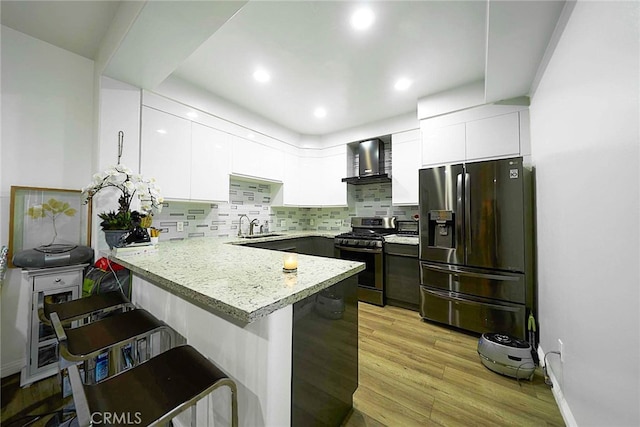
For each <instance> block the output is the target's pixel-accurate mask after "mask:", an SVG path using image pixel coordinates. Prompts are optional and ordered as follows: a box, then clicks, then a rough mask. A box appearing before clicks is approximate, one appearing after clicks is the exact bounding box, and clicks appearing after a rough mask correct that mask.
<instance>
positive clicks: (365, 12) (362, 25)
mask: <svg viewBox="0 0 640 427" xmlns="http://www.w3.org/2000/svg"><path fill="white" fill-rule="evenodd" d="M375 20H376V16H375V15H374V14H373V12H372V11H371V9H369V8H368V7H362V8H360V9H358V10H356V11H355V12H353V15H351V26H352V27H353V28H355V29H356V30H365V29H367V28H369V27H370V26H371V24H373V21H375Z"/></svg>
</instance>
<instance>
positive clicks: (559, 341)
mask: <svg viewBox="0 0 640 427" xmlns="http://www.w3.org/2000/svg"><path fill="white" fill-rule="evenodd" d="M558 348H559V350H558V351H559V352H560V363H564V343H563V342H562V340H561V339H560V338H558Z"/></svg>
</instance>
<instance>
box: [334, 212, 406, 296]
mask: <svg viewBox="0 0 640 427" xmlns="http://www.w3.org/2000/svg"><path fill="white" fill-rule="evenodd" d="M395 232H396V218H395V217H354V218H352V219H351V231H350V232H347V233H342V234H339V235H337V236H336V237H335V239H334V246H335V249H336V253H337V255H338V257H339V258H341V259H348V260H351V261H360V262H364V263H365V264H366V269H365V270H364V271H362V272H360V273H359V274H358V299H359V300H360V301H364V302H368V303H371V304H376V305H379V306H383V305H384V258H383V257H384V237H385V236H387V235H389V234H394V233H395Z"/></svg>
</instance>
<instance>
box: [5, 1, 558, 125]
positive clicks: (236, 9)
mask: <svg viewBox="0 0 640 427" xmlns="http://www.w3.org/2000/svg"><path fill="white" fill-rule="evenodd" d="M132 4H133V7H132ZM363 4H365V2H362V1H358V2H350V1H342V2H338V1H335V2H334V1H331V2H326V1H297V2H292V1H275V2H272V1H250V2H245V1H229V2H227V1H198V2H191V1H181V2H178V1H149V2H118V1H2V3H1V15H2V24H3V25H6V26H9V27H11V28H13V29H15V30H18V31H21V32H23V33H26V34H29V35H31V36H33V37H36V38H38V39H41V40H44V41H47V42H49V43H51V44H54V45H56V46H59V47H61V48H64V49H67V50H70V51H72V52H75V53H77V54H79V55H82V56H85V57H87V58H90V59H95V60H97V58H98V57H99V56H100V55H102V56H106V57H108V60H106V64H105V67H104V74H105V75H108V76H110V77H114V78H117V79H119V80H122V81H126V82H129V83H132V84H135V85H137V86H140V87H143V88H145V89H150V90H153V89H154V88H155V87H157V86H158V85H159V84H160V83H162V81H164V79H165V78H167V77H169V76H172V77H173V78H176V77H177V78H180V79H183V80H186V81H188V82H190V83H192V84H194V85H196V86H199V87H201V88H203V89H204V90H207V91H209V92H211V93H213V94H215V95H217V96H219V97H221V98H224V99H226V100H228V101H230V102H232V103H234V104H237V105H239V106H241V107H243V108H245V109H246V110H249V111H251V112H253V113H256V114H258V115H261V116H263V117H265V118H268V119H270V120H272V121H273V122H275V123H278V124H280V125H282V126H284V127H286V128H288V129H291V130H293V131H295V132H298V133H300V134H305V135H324V134H328V133H332V132H335V131H338V130H342V129H346V128H349V127H353V126H357V125H361V124H365V123H370V122H375V121H377V120H381V119H386V118H390V117H394V116H398V115H402V114H405V113H412V112H415V111H416V105H417V100H418V99H419V98H422V97H426V96H429V95H432V94H435V93H438V92H442V91H446V90H450V89H453V88H456V87H459V86H463V85H465V84H469V83H473V82H478V81H483V82H484V87H485V99H486V101H487V102H489V101H496V100H500V99H508V98H512V97H517V96H522V95H527V94H528V93H529V90H530V88H531V84H532V81H533V79H534V77H535V74H536V71H537V69H538V67H539V65H540V62H541V60H542V57H543V54H544V51H545V49H546V47H547V45H548V43H549V40H550V38H551V34H552V32H553V30H554V28H555V25H556V22H557V21H558V17H559V16H560V12H561V11H562V8H563V6H564V1H490V2H487V1H481V0H474V1H374V2H368V3H366V5H367V6H368V7H370V8H371V10H372V11H373V12H374V13H375V22H374V23H373V25H372V26H371V27H370V28H369V29H367V30H364V31H355V30H354V29H353V28H351V26H350V24H349V20H350V16H351V13H352V12H353V11H354V9H355V8H356V7H358V6H361V5H363ZM126 14H129V16H126ZM123 23H125V24H123ZM114 33H117V34H115V35H114ZM107 39H109V40H110V43H111V44H114V42H113V40H118V42H116V43H115V46H113V47H112V48H111V51H109V52H107V53H105V52H104V50H106V49H107V48H106V47H105V45H106V44H107V43H106V42H105V40H107ZM101 48H102V49H103V51H102V52H101V51H100V49H101ZM257 67H263V68H265V69H267V70H268V71H269V73H270V74H271V80H270V81H269V82H268V83H258V82H256V81H255V80H254V79H253V77H252V74H253V72H254V71H255V69H256V68H257ZM400 77H406V78H409V79H411V80H412V81H413V84H412V85H411V86H410V87H409V89H407V90H406V91H402V92H400V91H397V90H395V89H394V88H393V85H394V83H395V81H396V79H398V78H400ZM319 106H322V107H324V108H325V109H326V110H327V115H326V117H324V118H322V119H318V118H316V117H315V116H314V115H313V111H314V109H315V108H316V107H319Z"/></svg>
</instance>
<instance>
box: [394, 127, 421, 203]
mask: <svg viewBox="0 0 640 427" xmlns="http://www.w3.org/2000/svg"><path fill="white" fill-rule="evenodd" d="M391 149H392V153H393V155H392V156H391V171H392V176H391V192H392V202H393V204H394V205H417V204H418V170H419V169H420V166H421V162H420V130H419V129H415V130H410V131H407V132H401V133H397V134H393V135H391Z"/></svg>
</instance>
